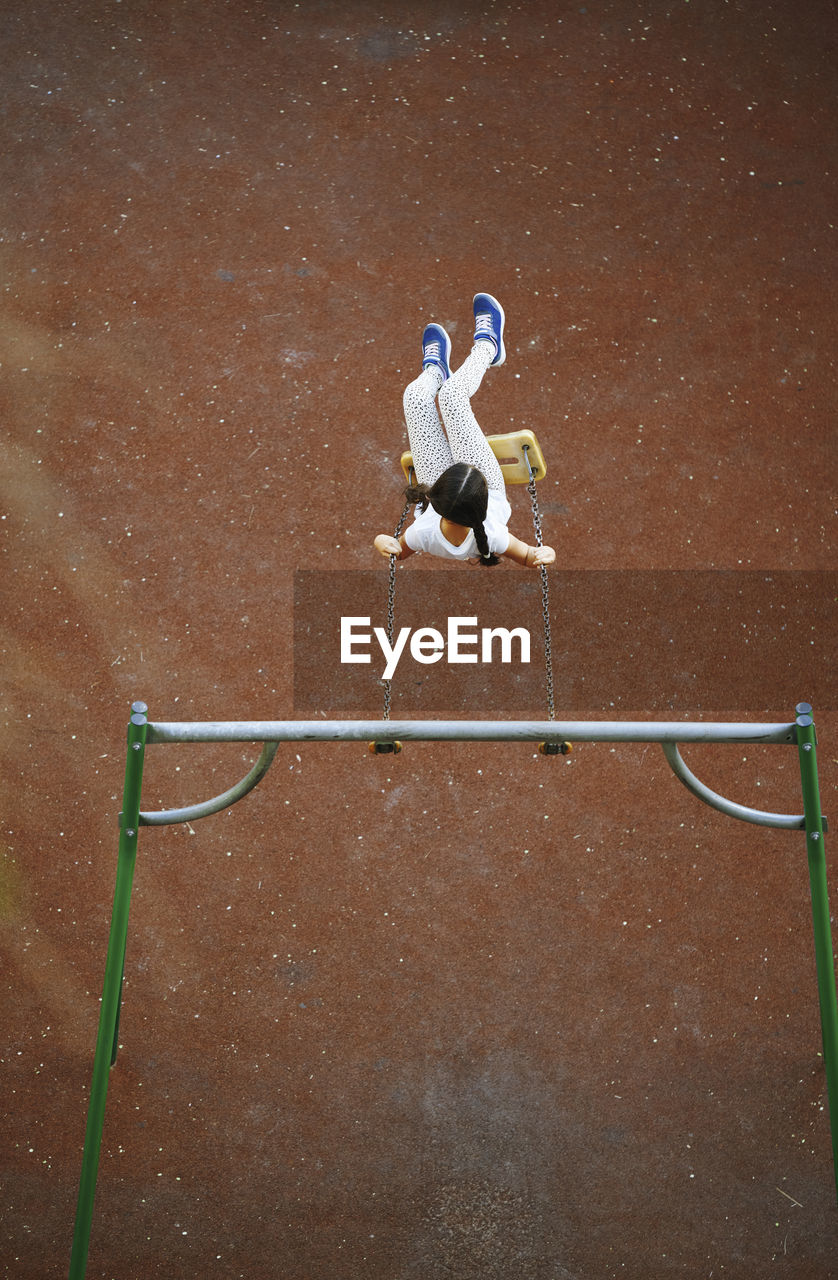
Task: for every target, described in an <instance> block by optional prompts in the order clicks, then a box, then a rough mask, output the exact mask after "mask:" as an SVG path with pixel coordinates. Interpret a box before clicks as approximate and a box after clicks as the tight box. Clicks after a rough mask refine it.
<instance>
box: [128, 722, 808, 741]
mask: <svg viewBox="0 0 838 1280" xmlns="http://www.w3.org/2000/svg"><path fill="white" fill-rule="evenodd" d="M545 739H546V740H549V741H553V740H556V741H564V740H569V741H571V742H679V743H687V742H780V743H786V744H789V743H791V744H794V743H796V741H797V729H796V725H795V724H794V723H793V722H792V723H784V724H748V723H744V724H742V723H727V722H713V721H709V722H707V723H699V722H696V721H690V720H637V721H631V720H564V721H560V720H222V721H207V722H201V721H198V722H188V721H183V722H179V721H178V722H149V725H148V736H147V739H146V742H147V744H151V743H160V742H363V741H374V742H393V741H395V740H398V741H401V742H407V741H413V742H416V741H420V742H421V741H425V742H543V741H544V740H545Z"/></svg>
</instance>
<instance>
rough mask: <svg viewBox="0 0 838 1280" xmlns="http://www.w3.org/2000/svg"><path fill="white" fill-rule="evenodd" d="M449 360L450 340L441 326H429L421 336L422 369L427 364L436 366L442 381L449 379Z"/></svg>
mask: <svg viewBox="0 0 838 1280" xmlns="http://www.w3.org/2000/svg"><path fill="white" fill-rule="evenodd" d="M450 359H451V339H450V338H449V337H448V334H447V333H446V332H445V330H444V329H443V327H442V325H441V324H429V325H427V327H426V328H425V332H424V333H423V334H422V368H423V369H427V367H428V365H429V364H433V365H436V367H437V369H439V370H440V371H441V373H442V377H443V379H444V380H445V379H448V378H450V377H451V369H450V368H449V361H450Z"/></svg>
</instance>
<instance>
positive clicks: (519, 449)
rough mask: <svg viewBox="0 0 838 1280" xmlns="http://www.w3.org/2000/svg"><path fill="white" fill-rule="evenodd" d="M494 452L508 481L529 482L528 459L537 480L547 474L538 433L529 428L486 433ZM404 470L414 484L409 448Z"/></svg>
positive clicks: (403, 457) (516, 482) (515, 482)
mask: <svg viewBox="0 0 838 1280" xmlns="http://www.w3.org/2000/svg"><path fill="white" fill-rule="evenodd" d="M486 439H487V440H488V442H489V444H490V446H491V449H492V453H493V454H494V455H495V457H496V458H497V460H498V462H499V463H500V468H501V471H502V472H503V478H504V481H505V483H506V484H529V479H530V473H529V470H528V469H527V460H529V464H530V466H531V467H532V472H533V476H534V477H535V479H536V480H542V479H543V478H544V476H545V475H546V473H547V463H546V462H545V461H544V454H543V453H542V452H541V446H540V445H539V443H538V441H537V440H536V438H535V432H533V431H529V430H523V431H508V432H507V433H506V434H505V435H501V436H487V437H486ZM401 462H402V471H403V472H404V475H405V479H406V481H407V483H408V484H413V482H414V478H415V477H414V474H413V454H412V453H410V452H409V451H408V452H407V453H403V454H402V458H401Z"/></svg>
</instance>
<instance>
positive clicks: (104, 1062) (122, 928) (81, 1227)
mask: <svg viewBox="0 0 838 1280" xmlns="http://www.w3.org/2000/svg"><path fill="white" fill-rule="evenodd" d="M147 710H148V708H147V707H146V705H145V703H144V702H135V703H134V704H133V706H132V708H131V712H132V715H131V720H130V722H129V725H128V753H127V758H126V761H125V788H124V790H123V793H122V813H121V814H120V816H119V854H118V857H117V864H116V889H115V892H114V900H113V913H112V915H111V932H110V939H109V941H108V958H107V961H106V963H105V982H104V987H103V990H102V1005H101V1008H100V1010H99V1033H98V1036H97V1038H96V1056H95V1058H94V1059H93V1079H92V1082H91V1085H90V1101H89V1103H88V1108H87V1129H86V1132H85V1136H84V1154H83V1155H82V1164H81V1178H80V1180H79V1199H78V1207H77V1209H76V1225H75V1230H74V1232H73V1251H72V1255H71V1258H70V1280H84V1275H85V1271H86V1270H87V1253H88V1249H89V1247H90V1229H91V1226H92V1223H93V1200H94V1197H95V1195H96V1175H97V1173H98V1170H99V1152H100V1150H101V1146H102V1129H103V1127H104V1123H105V1100H106V1098H107V1094H108V1073H109V1071H110V1067H111V1061H112V1059H114V1058H115V1057H116V1053H115V1037H116V1031H117V1025H118V1021H119V1005H120V999H121V995H122V971H123V965H124V963H125V947H126V943H127V939H128V912H129V908H130V905H131V886H132V884H133V881H134V866H135V864H136V861H137V829H138V825H139V816H140V792H141V790H142V781H143V758H144V755H145V741H146V732H147V728H148V725H147V721H146V714H145V713H146V711H147Z"/></svg>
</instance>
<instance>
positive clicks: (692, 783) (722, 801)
mask: <svg viewBox="0 0 838 1280" xmlns="http://www.w3.org/2000/svg"><path fill="white" fill-rule="evenodd" d="M661 746H662V747H663V754H664V755H665V756H666V759H667V762H668V764H669V767H670V768H671V769H672V772H673V773H674V774H675V776H676V778H678V779H679V780H680V781H681V782H683V784H684V786H685V787H686V788H687V790H688V791H691V792H692V793H693V795H694V796H698V798H699V800H703V801H704V803H705V804H709V805H710V808H711V809H718V810H719V812H720V813H726V814H727V816H728V817H729V818H739V819H740V821H742V822H752V823H754V824H755V825H756V826H758V827H784V828H785V829H786V830H789V831H802V830H804V829H805V827H806V819H805V817H804V815H803V814H802V813H801V814H795V813H767V812H766V811H765V810H763V809H749V808H748V807H747V805H744V804H737V803H736V801H735V800H728V799H727V798H726V797H725V796H720V795H719V793H718V792H717V791H711V789H710V788H709V787H708V786H706V785H705V783H703V782H702V781H701V780H700V779H699V778H697V777H696V776H695V774H694V773H693V772H692V771H691V770H690V769H688V768H687V766H686V764H685V763H684V760H683V757H682V756H681V753H680V751H679V750H678V744H677V743H676V742H662V743H661Z"/></svg>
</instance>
